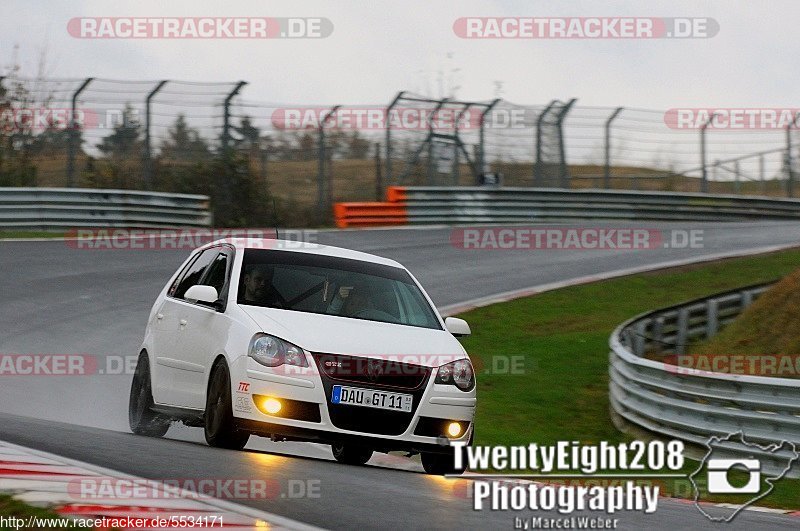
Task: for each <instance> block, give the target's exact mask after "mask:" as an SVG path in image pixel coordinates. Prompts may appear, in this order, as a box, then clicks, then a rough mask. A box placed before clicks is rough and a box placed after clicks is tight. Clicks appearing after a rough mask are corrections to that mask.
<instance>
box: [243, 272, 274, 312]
mask: <svg viewBox="0 0 800 531" xmlns="http://www.w3.org/2000/svg"><path fill="white" fill-rule="evenodd" d="M274 276H275V268H274V267H272V266H270V265H267V264H253V265H251V266H250V267H248V268H247V270H246V272H245V275H244V299H245V301H247V302H253V303H257V304H260V305H265V306H269V307H273V308H283V306H284V304H283V302H284V301H283V297H282V296H281V295H280V293H278V291H277V290H276V289H275V286H273V285H272V279H273V278H274Z"/></svg>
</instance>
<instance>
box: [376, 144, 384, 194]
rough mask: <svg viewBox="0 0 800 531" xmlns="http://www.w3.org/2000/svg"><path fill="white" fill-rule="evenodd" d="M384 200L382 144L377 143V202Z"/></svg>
mask: <svg viewBox="0 0 800 531" xmlns="http://www.w3.org/2000/svg"><path fill="white" fill-rule="evenodd" d="M382 200H383V176H382V175H381V143H380V142H375V201H382Z"/></svg>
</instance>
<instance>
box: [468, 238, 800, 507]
mask: <svg viewBox="0 0 800 531" xmlns="http://www.w3.org/2000/svg"><path fill="white" fill-rule="evenodd" d="M798 264H800V250H790V251H782V252H778V253H771V254H766V255H760V256H754V257H748V258H737V259H729V260H721V261H718V262H713V263H708V264H698V265H694V266H686V267H680V268H674V269H669V270H664V271H658V272H652V273H643V274H638V275H632V276H628V277H623V278H618V279H612V280H606V281H602V282H596V283H592V284H586V285H582V286H575V287H570V288H564V289H559V290H556V291H551V292H547V293H542V294H540V295H536V296H533V297H528V298H523V299H517V300H514V301H509V302H505V303H501V304H494V305H491V306H487V307H484V308H478V309H475V310H471V311H469V312H467V313H465V314H462V315H460V316H459V317H462V318H464V319H466V320H467V321H468V322H470V323H471V324H472V329H473V335H472V336H470V337H468V338H465V339H464V340H463V344H464V347H465V348H466V349H467V351H468V352H469V353H470V355H471V356H472V357H473V358H474V359H475V360H476V367H478V369H477V372H478V394H479V396H480V398H479V405H478V411H477V417H476V433H475V444H478V445H506V446H507V445H526V446H527V445H528V444H530V443H532V442H536V443H538V444H540V445H550V444H555V443H556V442H558V441H561V440H563V441H573V440H574V441H581V442H583V443H596V442H600V441H608V442H610V443H618V442H624V441H629V440H631V439H630V437H628V436H626V435H624V434H622V433H620V432H619V431H617V429H616V428H615V427H614V426H613V424H612V423H611V420H610V417H609V400H608V350H609V347H608V338H609V335H610V334H611V332H612V331H613V330H614V328H616V326H617V325H619V324H620V323H622V322H623V321H625V320H626V319H628V318H630V317H633V316H634V315H637V314H639V313H642V312H645V311H647V310H652V309H655V308H659V307H663V306H669V305H673V304H677V303H679V302H682V301H685V300H688V299H693V298H698V297H703V296H706V295H710V294H713V293H716V292H721V291H725V290H730V289H734V288H737V287H740V286H744V285H748V284H755V283H758V282H765V281H769V280H774V279H776V278H779V277H782V276H784V275H787V274H789V273H790V272H791V271H793V270H795V269H797V267H798ZM515 363H516V365H517V366H518V368H519V369H521V370H517V371H514V370H510V371H508V372H505V371H504V370H503V369H504V368H505V367H513V366H514V364H515ZM481 366H482V367H481ZM498 369H500V370H498ZM687 463H688V464H687V471H690V470H692V469H693V468H696V464H695V463H694V462H692V461H687ZM759 504H760V505H766V506H773V507H779V508H791V509H794V508H798V507H800V480H783V481H781V482H778V483H777V485H776V488H775V491H773V492H772V493H771V494H770V495H769V496H768V497H767V498H765V499H763V500H761V501H760V502H759Z"/></svg>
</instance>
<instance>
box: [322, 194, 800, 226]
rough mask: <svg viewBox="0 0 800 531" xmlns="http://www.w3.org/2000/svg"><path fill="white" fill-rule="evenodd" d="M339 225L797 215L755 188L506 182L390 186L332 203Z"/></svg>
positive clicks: (792, 204)
mask: <svg viewBox="0 0 800 531" xmlns="http://www.w3.org/2000/svg"><path fill="white" fill-rule="evenodd" d="M334 214H335V217H336V222H337V224H338V225H339V226H340V227H353V226H369V225H398V224H402V225H405V224H430V223H437V224H439V223H519V222H535V221H556V222H557V221H571V220H580V219H613V220H652V221H745V220H753V219H793V220H797V219H800V200H796V199H780V198H771V197H762V196H736V195H716V194H715V195H712V194H699V193H677V192H675V193H673V192H642V191H615V190H594V189H592V190H566V189H558V188H511V187H508V188H506V187H497V188H493V187H436V186H431V187H423V186H420V187H416V186H408V187H403V186H392V187H389V189H388V191H387V202H376V203H338V204H337V205H336V206H335V208H334Z"/></svg>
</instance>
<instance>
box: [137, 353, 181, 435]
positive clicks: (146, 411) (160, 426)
mask: <svg viewBox="0 0 800 531" xmlns="http://www.w3.org/2000/svg"><path fill="white" fill-rule="evenodd" d="M153 403H154V402H153V387H152V381H151V379H150V362H149V360H148V358H147V354H146V353H144V352H142V353H141V354H139V361H138V362H137V363H136V372H134V374H133V382H131V396H130V399H129V400H128V425H129V426H130V428H131V431H132V432H133V433H135V434H136V435H145V436H147V437H163V436H164V435H165V434H166V433H167V430H168V429H169V425H170V424H171V421H170V420H169V419H167V418H164V417H162V416H159V415H158V414H157V413H155V412H154V411H153V410H152V407H153Z"/></svg>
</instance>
